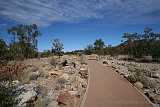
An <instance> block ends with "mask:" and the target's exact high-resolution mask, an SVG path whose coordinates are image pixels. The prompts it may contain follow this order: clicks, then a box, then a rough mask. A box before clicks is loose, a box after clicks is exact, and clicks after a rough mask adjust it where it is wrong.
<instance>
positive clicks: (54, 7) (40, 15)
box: [0, 0, 160, 26]
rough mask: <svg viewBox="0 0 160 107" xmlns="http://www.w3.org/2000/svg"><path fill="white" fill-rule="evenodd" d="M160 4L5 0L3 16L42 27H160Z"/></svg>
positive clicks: (154, 0) (159, 0)
mask: <svg viewBox="0 0 160 107" xmlns="http://www.w3.org/2000/svg"><path fill="white" fill-rule="evenodd" d="M159 4H160V0H1V1H0V17H1V18H5V19H8V20H13V21H15V22H18V23H23V24H33V23H36V24H38V25H40V26H49V25H50V24H52V23H54V22H69V23H75V22H79V21H82V20H85V19H101V20H102V21H104V22H105V23H107V24H138V23H140V24H146V23H148V24H155V23H157V24H160V15H158V14H160V7H159ZM155 11H156V13H154V12H155Z"/></svg>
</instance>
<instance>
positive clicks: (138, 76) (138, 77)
mask: <svg viewBox="0 0 160 107" xmlns="http://www.w3.org/2000/svg"><path fill="white" fill-rule="evenodd" d="M127 79H128V80H129V81H130V82H131V83H135V82H136V81H139V82H141V83H142V84H143V85H144V87H148V86H150V85H151V82H150V81H149V78H148V77H147V75H146V74H145V73H144V72H143V71H141V70H138V69H136V70H135V71H133V73H132V75H130V77H128V78H127Z"/></svg>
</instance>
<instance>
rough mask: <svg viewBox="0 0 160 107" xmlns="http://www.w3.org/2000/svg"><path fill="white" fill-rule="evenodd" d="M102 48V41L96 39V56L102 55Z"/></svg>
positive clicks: (103, 44)
mask: <svg viewBox="0 0 160 107" xmlns="http://www.w3.org/2000/svg"><path fill="white" fill-rule="evenodd" d="M104 47H105V43H104V42H103V41H102V39H97V40H96V41H95V42H94V48H95V51H96V54H98V55H104Z"/></svg>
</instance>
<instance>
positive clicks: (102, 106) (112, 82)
mask: <svg viewBox="0 0 160 107" xmlns="http://www.w3.org/2000/svg"><path fill="white" fill-rule="evenodd" d="M87 63H88V68H89V73H90V80H89V89H88V93H87V97H86V100H85V103H84V107H152V105H151V104H150V103H149V102H148V101H147V100H146V99H145V98H144V97H143V96H142V95H141V94H140V93H139V92H138V91H137V90H136V89H135V88H133V86H132V85H131V84H130V83H129V82H127V81H126V80H125V79H124V78H122V77H121V76H120V75H119V74H117V73H116V72H113V71H112V70H111V69H109V68H107V67H105V66H103V65H101V64H100V63H98V62H96V61H94V60H88V61H87Z"/></svg>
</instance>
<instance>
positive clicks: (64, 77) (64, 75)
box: [60, 73, 69, 80]
mask: <svg viewBox="0 0 160 107" xmlns="http://www.w3.org/2000/svg"><path fill="white" fill-rule="evenodd" d="M60 78H63V79H64V80H69V75H68V74H66V73H64V74H62V75H61V76H60Z"/></svg>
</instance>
